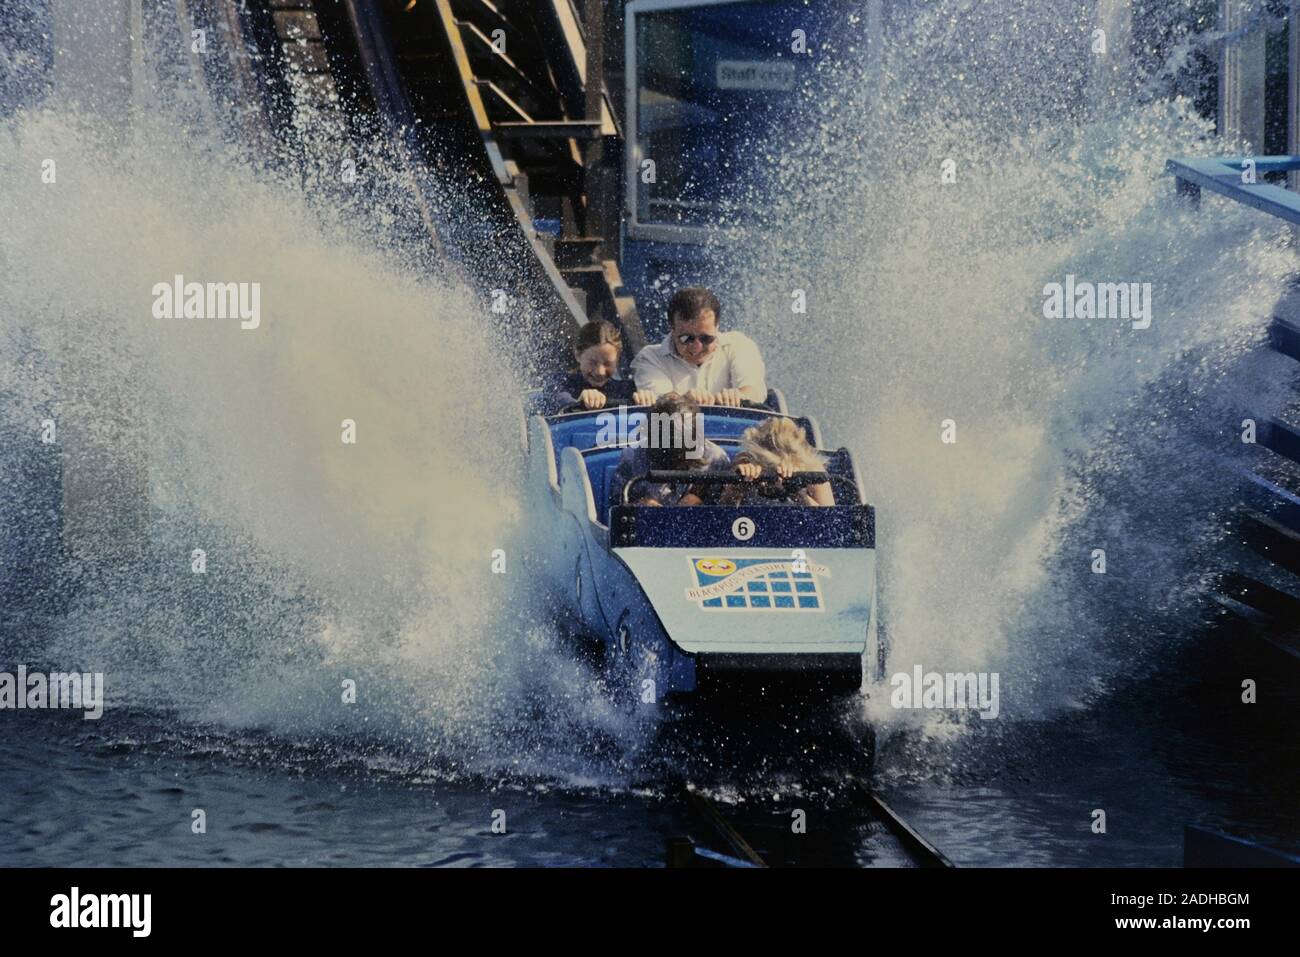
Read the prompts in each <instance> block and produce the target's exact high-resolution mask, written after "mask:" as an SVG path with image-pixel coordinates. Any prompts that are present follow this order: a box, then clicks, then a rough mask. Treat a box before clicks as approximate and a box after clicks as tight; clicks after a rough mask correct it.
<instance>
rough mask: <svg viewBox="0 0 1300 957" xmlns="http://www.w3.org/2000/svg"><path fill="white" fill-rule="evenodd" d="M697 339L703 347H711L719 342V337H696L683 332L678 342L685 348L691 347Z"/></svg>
mask: <svg viewBox="0 0 1300 957" xmlns="http://www.w3.org/2000/svg"><path fill="white" fill-rule="evenodd" d="M696 339H698V340H700V345H702V346H711V345H713V343H715V342H717V341H718V337H717V336H694V335H691V334H690V333H689V332H683V333H682V334H681V335H680V336H678V337H677V341H678V342H679V343H681V344H682V345H684V346H689V345H690V344H691V343H692V342H694V341H695V340H696Z"/></svg>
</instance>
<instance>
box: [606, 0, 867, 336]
mask: <svg viewBox="0 0 1300 957" xmlns="http://www.w3.org/2000/svg"><path fill="white" fill-rule="evenodd" d="M880 6H881V4H880V0H865V2H863V0H857V2H850V0H633V2H631V3H630V4H629V5H628V6H627V8H626V10H625V24H624V43H625V57H626V59H625V64H624V67H625V73H624V77H625V87H626V88H625V96H626V114H625V127H626V130H625V136H626V143H625V147H624V189H625V192H624V201H625V215H624V222H623V229H622V243H621V248H620V267H621V269H622V274H623V281H624V284H625V286H626V287H627V289H628V290H629V291H630V292H631V293H632V295H633V296H634V297H635V298H636V301H637V304H638V308H639V311H640V314H641V320H642V324H643V326H644V327H645V331H646V335H647V338H648V339H650V340H653V339H655V338H657V336H658V335H660V334H662V333H663V332H664V331H665V329H666V326H667V320H666V318H665V317H664V310H665V307H666V306H667V302H668V299H669V297H670V296H671V295H672V292H673V290H674V289H676V288H678V287H680V286H684V285H708V286H711V287H713V288H714V289H715V291H717V292H718V293H719V294H720V296H721V297H722V300H723V303H724V305H725V304H726V303H727V302H728V301H730V300H732V299H733V297H730V296H729V295H728V290H729V288H730V287H731V286H733V285H734V283H733V279H732V276H731V271H732V270H733V269H736V268H740V264H737V263H735V262H733V259H734V257H733V251H734V244H735V243H736V242H737V240H738V239H739V237H740V236H741V235H742V232H743V231H744V230H746V229H752V228H760V229H761V228H764V227H765V225H767V220H766V218H767V217H768V216H769V215H770V214H771V212H772V209H773V207H774V205H775V203H774V201H773V200H774V195H773V192H774V189H775V181H774V177H775V176H776V173H777V168H778V167H779V165H780V163H781V160H782V159H783V158H784V157H787V156H790V155H793V154H795V153H796V151H797V148H798V144H799V141H801V140H802V138H803V137H805V136H806V135H807V129H808V118H809V117H810V116H815V115H816V114H817V107H818V103H819V101H820V99H821V97H822V96H823V95H824V94H825V91H824V89H823V76H824V75H825V74H824V73H822V72H821V71H820V70H819V66H824V64H823V63H821V62H820V59H821V58H824V57H825V56H826V54H827V50H828V49H829V48H830V47H831V46H833V45H834V44H835V43H839V42H844V43H846V44H847V43H850V42H851V38H850V37H849V36H848V33H850V32H851V30H852V29H854V26H853V25H856V29H860V30H862V31H865V32H867V33H869V32H870V31H871V30H872V29H873V27H874V25H875V24H876V23H878V22H879V13H880Z"/></svg>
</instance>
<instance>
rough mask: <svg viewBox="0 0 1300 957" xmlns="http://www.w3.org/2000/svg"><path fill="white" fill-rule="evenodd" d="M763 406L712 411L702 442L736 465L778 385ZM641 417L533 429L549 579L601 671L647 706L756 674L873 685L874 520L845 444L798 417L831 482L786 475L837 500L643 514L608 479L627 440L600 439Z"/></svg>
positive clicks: (877, 666) (532, 455)
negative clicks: (831, 444) (597, 650)
mask: <svg viewBox="0 0 1300 957" xmlns="http://www.w3.org/2000/svg"><path fill="white" fill-rule="evenodd" d="M769 404H770V405H771V406H772V407H773V408H776V409H780V410H781V411H776V412H774V411H770V410H768V409H764V408H760V407H752V408H749V407H747V408H722V407H717V406H712V407H707V408H706V409H705V410H704V411H703V413H702V416H703V434H704V436H705V437H706V438H708V439H710V440H712V441H713V442H714V443H716V444H717V445H720V446H721V447H722V448H723V449H725V450H726V451H727V453H728V455H729V456H731V457H733V458H734V456H735V454H736V451H737V450H738V447H739V443H740V435H741V433H742V432H743V431H744V430H745V429H747V428H749V427H750V426H753V425H756V424H758V423H760V422H762V421H763V420H764V419H765V418H767V417H769V416H773V415H785V414H786V412H785V411H784V410H785V400H784V397H783V396H782V395H781V394H780V392H779V391H777V390H773V391H772V393H770V395H769ZM648 411H649V410H648V409H646V408H645V407H640V408H625V409H623V410H621V413H620V410H619V409H604V410H600V411H578V412H565V413H561V414H557V415H547V416H543V415H532V416H530V417H528V420H527V442H528V456H529V481H530V483H531V485H532V488H533V492H534V495H535V496H536V497H537V499H538V501H537V504H536V505H535V508H536V509H537V510H538V511H539V512H540V513H541V516H540V520H541V521H542V522H543V523H544V529H543V530H544V532H545V534H546V535H547V539H546V541H548V542H549V543H551V547H549V548H548V549H546V550H545V551H546V553H547V554H546V555H545V556H544V562H545V565H546V569H547V574H548V575H549V576H550V577H551V579H552V581H553V584H554V586H555V588H556V591H557V593H558V595H559V596H560V598H561V600H562V602H563V603H565V604H566V605H567V607H568V611H569V612H570V613H571V614H572V615H574V616H576V618H577V620H578V622H579V623H580V627H581V629H582V630H583V631H585V632H587V633H589V634H590V635H592V636H594V637H596V638H598V639H599V640H600V641H601V642H603V644H604V652H605V655H604V657H605V661H606V663H607V665H609V668H608V671H609V672H610V674H612V675H614V676H615V677H616V678H617V677H619V676H621V678H622V680H623V681H625V682H627V685H625V687H627V686H628V685H630V690H632V691H633V692H634V693H636V694H638V695H639V696H641V700H659V699H660V698H662V697H664V696H667V695H680V694H683V693H691V692H695V691H696V690H697V689H699V688H701V686H702V685H706V684H707V685H710V686H711V685H712V684H713V683H714V682H718V683H726V682H727V681H728V680H729V679H737V680H742V679H744V678H753V677H755V676H767V678H768V679H770V680H768V681H767V684H768V685H769V686H771V687H776V688H780V687H781V686H782V684H783V683H784V682H785V681H786V679H787V678H788V679H791V680H790V681H789V683H790V684H791V685H793V684H796V683H806V682H804V681H802V679H809V678H811V679H813V680H814V681H815V682H820V683H821V685H822V686H825V687H833V688H835V689H836V690H840V691H847V690H850V689H858V688H861V687H862V686H863V684H864V679H865V680H866V681H867V682H871V681H875V680H877V679H878V677H879V675H880V674H883V665H884V662H883V649H882V647H881V645H880V641H879V639H878V634H877V632H878V629H877V621H876V560H875V512H874V509H873V508H872V506H870V505H868V504H867V503H866V501H865V496H864V494H863V490H862V484H861V482H860V480H859V477H858V474H857V471H856V469H855V468H854V464H853V459H852V456H851V455H850V454H849V452H848V450H847V449H837V450H827V449H826V448H825V447H824V443H823V442H822V440H821V431H820V429H819V427H818V425H817V423H816V422H815V421H813V420H812V419H811V418H808V417H795V422H796V423H797V424H798V425H800V426H801V427H802V428H803V430H804V432H805V434H806V435H807V437H808V439H809V441H810V442H811V443H812V445H813V446H814V447H815V448H817V449H818V450H819V451H821V453H822V454H823V455H824V456H825V458H826V460H827V463H826V472H825V473H801V475H796V476H795V477H794V480H799V479H800V478H801V476H802V478H803V480H804V482H805V484H810V483H809V482H808V480H809V479H815V480H817V481H827V480H829V481H830V482H831V483H832V489H833V491H834V494H835V501H836V504H835V505H834V506H823V507H817V506H807V507H801V506H798V505H791V504H788V503H785V502H782V503H781V504H759V505H743V506H734V507H733V506H722V505H694V506H678V507H671V506H670V507H651V506H637V505H633V504H628V503H627V502H626V496H627V488H626V487H624V488H618V487H615V486H616V485H617V484H625V485H629V486H630V484H631V483H618V482H616V481H615V470H616V468H617V466H618V464H619V461H620V456H621V455H622V451H623V448H624V447H626V445H627V444H630V443H628V442H624V443H623V444H602V443H601V441H600V440H601V438H602V435H603V436H604V437H606V438H607V436H608V433H607V432H606V433H602V427H603V426H605V425H606V424H608V422H609V419H602V418H601V416H602V415H604V416H609V415H619V414H622V415H624V416H625V417H626V422H627V424H628V425H629V426H633V425H636V424H637V418H638V417H639V419H640V422H641V423H642V425H643V424H644V420H645V418H646V415H647V413H648ZM632 438H633V440H635V434H633V436H632ZM650 474H651V475H652V481H668V480H669V477H668V473H664V474H663V475H660V474H659V473H650ZM705 474H709V475H711V476H712V481H726V482H728V483H735V482H738V481H739V478H738V477H737V476H735V475H734V474H732V473H726V472H723V473H720V474H718V473H705ZM691 475H692V478H691V481H692V483H695V482H698V481H700V477H701V473H698V472H696V473H691ZM796 678H797V679H801V681H799V682H796V681H795V680H794V679H796ZM649 682H652V683H653V684H650V683H649ZM647 691H650V692H651V693H652V694H653V699H648V698H647V697H646V692H647Z"/></svg>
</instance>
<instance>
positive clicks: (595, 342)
mask: <svg viewBox="0 0 1300 957" xmlns="http://www.w3.org/2000/svg"><path fill="white" fill-rule="evenodd" d="M622 351H623V337H622V336H620V335H619V332H618V327H617V326H615V325H614V324H613V323H612V322H608V321H606V320H604V319H597V320H595V321H594V322H589V323H587V324H586V325H585V326H583V327H582V328H581V329H579V330H578V336H577V338H576V339H575V340H574V343H573V355H574V358H575V359H576V360H577V362H578V368H577V369H576V370H575V371H573V372H571V373H569V374H568V375H567V376H565V377H564V378H563V379H562V380H561V381H560V382H559V383H558V384H557V388H556V391H555V394H554V395H553V396H552V397H551V400H550V401H549V402H548V405H549V406H550V407H551V408H552V409H554V410H555V411H556V412H563V411H564V410H565V409H568V408H569V407H570V406H581V407H582V408H584V409H603V408H605V406H606V405H649V404H650V403H651V402H653V401H654V393H653V392H638V391H637V390H636V384H635V383H634V382H632V380H631V379H615V378H614V373H615V372H617V371H618V357H619V353H621V352H622Z"/></svg>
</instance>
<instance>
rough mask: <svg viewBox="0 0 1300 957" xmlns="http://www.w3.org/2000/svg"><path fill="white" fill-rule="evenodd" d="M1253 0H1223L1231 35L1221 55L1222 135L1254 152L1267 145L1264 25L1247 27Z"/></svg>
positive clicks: (1222, 22) (1223, 23)
mask: <svg viewBox="0 0 1300 957" xmlns="http://www.w3.org/2000/svg"><path fill="white" fill-rule="evenodd" d="M1255 7H1256V4H1255V3H1254V2H1253V0H1219V24H1220V27H1221V28H1222V30H1223V32H1224V33H1226V34H1227V35H1228V36H1227V38H1226V40H1225V41H1224V44H1223V52H1222V53H1221V55H1220V59H1219V117H1218V120H1219V122H1218V131H1219V135H1220V136H1222V137H1224V138H1225V139H1227V140H1229V141H1230V142H1233V143H1235V144H1237V145H1239V146H1241V147H1242V148H1243V149H1244V150H1246V151H1247V152H1251V153H1259V152H1261V151H1262V150H1263V149H1264V78H1265V73H1264V43H1265V31H1264V29H1263V27H1262V26H1255V27H1253V28H1250V29H1247V26H1248V24H1249V22H1250V18H1251V14H1252V13H1253V12H1255Z"/></svg>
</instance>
